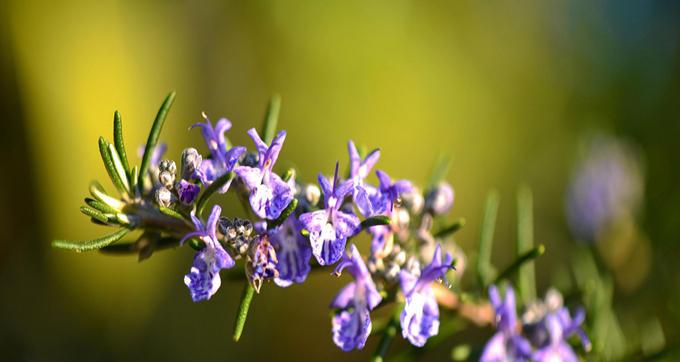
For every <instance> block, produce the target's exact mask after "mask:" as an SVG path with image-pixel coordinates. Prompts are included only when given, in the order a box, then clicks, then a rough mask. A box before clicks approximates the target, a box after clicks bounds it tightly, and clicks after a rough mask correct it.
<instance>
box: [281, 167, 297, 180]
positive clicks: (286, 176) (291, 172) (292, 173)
mask: <svg viewBox="0 0 680 362" xmlns="http://www.w3.org/2000/svg"><path fill="white" fill-rule="evenodd" d="M294 177H295V169H293V168H289V169H288V170H287V171H286V173H284V174H283V177H281V179H282V180H283V181H285V182H288V181H290V179H292V178H294Z"/></svg>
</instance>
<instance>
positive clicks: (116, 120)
mask: <svg viewBox="0 0 680 362" xmlns="http://www.w3.org/2000/svg"><path fill="white" fill-rule="evenodd" d="M113 143H114V144H115V145H116V151H118V156H120V161H121V163H122V164H123V169H124V170H125V173H128V174H129V173H130V164H129V163H128V158H127V153H126V152H125V142H124V141H123V120H122V119H121V117H120V113H119V112H118V111H116V112H114V113H113Z"/></svg>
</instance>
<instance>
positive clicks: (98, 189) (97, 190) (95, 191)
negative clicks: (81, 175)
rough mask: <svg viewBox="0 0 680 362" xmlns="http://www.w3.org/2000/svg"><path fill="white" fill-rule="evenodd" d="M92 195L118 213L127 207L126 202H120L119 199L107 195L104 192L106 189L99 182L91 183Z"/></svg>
mask: <svg viewBox="0 0 680 362" xmlns="http://www.w3.org/2000/svg"><path fill="white" fill-rule="evenodd" d="M90 194H91V195H92V197H94V198H95V199H97V200H99V201H101V202H103V203H105V204H106V205H109V206H110V207H112V208H114V209H115V210H116V211H120V210H122V209H123V207H124V206H125V203H124V202H122V201H120V200H119V199H117V198H114V197H112V196H109V194H107V193H106V191H105V190H104V187H102V185H101V184H100V183H99V182H97V181H92V182H91V183H90Z"/></svg>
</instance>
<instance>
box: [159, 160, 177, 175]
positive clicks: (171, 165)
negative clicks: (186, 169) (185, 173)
mask: <svg viewBox="0 0 680 362" xmlns="http://www.w3.org/2000/svg"><path fill="white" fill-rule="evenodd" d="M158 169H159V170H160V171H167V172H170V173H172V174H174V173H175V172H177V165H176V164H175V161H173V160H163V161H161V163H159V164H158Z"/></svg>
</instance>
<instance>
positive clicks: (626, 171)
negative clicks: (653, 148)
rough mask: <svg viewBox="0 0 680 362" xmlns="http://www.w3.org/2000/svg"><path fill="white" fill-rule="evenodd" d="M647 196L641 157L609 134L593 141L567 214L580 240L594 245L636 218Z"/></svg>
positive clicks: (571, 188)
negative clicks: (615, 227)
mask: <svg viewBox="0 0 680 362" xmlns="http://www.w3.org/2000/svg"><path fill="white" fill-rule="evenodd" d="M643 197H644V178H643V174H642V166H641V165H640V161H639V156H638V154H637V153H636V152H635V150H634V149H633V148H632V147H631V146H630V145H628V144H626V143H624V142H622V141H620V140H618V139H616V138H613V137H611V136H606V135H598V136H596V137H593V139H592V140H590V142H589V144H588V146H587V151H586V155H585V157H584V159H583V161H582V162H581V163H580V164H579V165H578V166H577V168H576V169H575V172H574V176H573V178H572V180H571V183H570V185H569V189H568V190H567V199H566V214H567V221H568V222H569V227H570V229H571V230H572V232H573V233H574V235H575V236H576V237H577V238H580V239H581V240H583V241H587V242H594V241H596V240H597V239H598V237H599V236H601V235H602V233H603V232H606V231H607V230H608V228H610V227H612V226H615V224H616V223H617V222H621V221H622V220H626V218H628V217H633V216H635V215H636V213H637V212H638V211H639V210H638V209H639V208H640V205H641V204H642V201H643V200H642V199H643Z"/></svg>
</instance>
